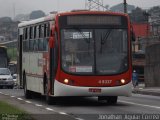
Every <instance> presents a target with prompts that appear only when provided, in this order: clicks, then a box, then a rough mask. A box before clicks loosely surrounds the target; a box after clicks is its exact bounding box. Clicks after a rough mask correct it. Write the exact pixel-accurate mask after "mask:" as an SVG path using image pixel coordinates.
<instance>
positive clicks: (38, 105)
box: [35, 104, 43, 107]
mask: <svg viewBox="0 0 160 120" xmlns="http://www.w3.org/2000/svg"><path fill="white" fill-rule="evenodd" d="M35 106H37V107H42V106H43V105H40V104H35Z"/></svg>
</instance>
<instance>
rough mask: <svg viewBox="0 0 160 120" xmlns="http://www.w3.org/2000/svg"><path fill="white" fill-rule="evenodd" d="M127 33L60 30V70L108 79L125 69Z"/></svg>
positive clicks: (126, 62) (121, 31) (99, 30)
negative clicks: (107, 77) (102, 76)
mask: <svg viewBox="0 0 160 120" xmlns="http://www.w3.org/2000/svg"><path fill="white" fill-rule="evenodd" d="M127 38H128V36H127V29H108V28H107V29H98V28H95V29H79V28H76V29H61V54H62V57H61V59H62V60H61V61H62V69H63V70H64V71H65V72H67V73H71V74H80V75H112V74H120V73H123V72H125V71H126V70H127V69H128V66H129V65H128V57H127V56H128V47H127V45H128V40H127Z"/></svg>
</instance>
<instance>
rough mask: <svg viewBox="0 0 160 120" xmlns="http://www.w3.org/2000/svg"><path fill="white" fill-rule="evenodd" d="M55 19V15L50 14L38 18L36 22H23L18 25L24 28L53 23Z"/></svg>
mask: <svg viewBox="0 0 160 120" xmlns="http://www.w3.org/2000/svg"><path fill="white" fill-rule="evenodd" d="M54 19H55V14H50V15H48V16H46V17H42V18H38V19H35V20H30V21H22V22H21V23H19V24H18V27H24V26H28V25H32V24H37V23H41V22H45V21H52V20H54Z"/></svg>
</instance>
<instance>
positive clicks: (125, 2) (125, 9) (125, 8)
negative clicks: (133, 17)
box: [123, 0, 127, 13]
mask: <svg viewBox="0 0 160 120" xmlns="http://www.w3.org/2000/svg"><path fill="white" fill-rule="evenodd" d="M123 4H124V13H127V1H126V0H124V3H123Z"/></svg>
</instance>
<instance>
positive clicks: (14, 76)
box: [12, 74, 17, 86]
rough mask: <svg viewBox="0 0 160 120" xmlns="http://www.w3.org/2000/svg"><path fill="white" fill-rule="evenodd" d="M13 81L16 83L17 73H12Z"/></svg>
mask: <svg viewBox="0 0 160 120" xmlns="http://www.w3.org/2000/svg"><path fill="white" fill-rule="evenodd" d="M12 77H13V81H14V85H15V86H16V85H17V74H13V76H12Z"/></svg>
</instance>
